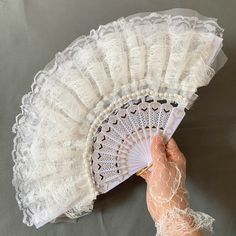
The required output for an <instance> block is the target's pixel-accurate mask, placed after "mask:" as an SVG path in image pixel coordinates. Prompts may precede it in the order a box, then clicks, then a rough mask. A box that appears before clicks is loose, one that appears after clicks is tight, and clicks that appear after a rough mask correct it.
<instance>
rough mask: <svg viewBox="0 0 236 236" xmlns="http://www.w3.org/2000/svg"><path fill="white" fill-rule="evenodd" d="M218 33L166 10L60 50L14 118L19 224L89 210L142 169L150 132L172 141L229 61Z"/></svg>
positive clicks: (207, 23) (198, 19)
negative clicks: (200, 93) (202, 90)
mask: <svg viewBox="0 0 236 236" xmlns="http://www.w3.org/2000/svg"><path fill="white" fill-rule="evenodd" d="M222 35H223V29H222V28H221V27H219V26H218V24H217V22H216V19H213V18H207V17H204V16H201V15H200V14H198V13H197V12H195V11H192V10H186V9H185V10H184V9H172V10H169V11H162V12H152V13H140V14H136V15H132V16H129V17H126V18H120V19H118V20H117V21H113V22H111V23H109V24H107V25H103V26H100V27H99V28H98V29H97V30H92V31H91V32H90V34H89V35H88V36H82V37H79V38H78V39H76V40H75V41H74V42H72V44H70V45H69V46H68V47H67V48H66V49H65V50H64V51H63V52H59V53H57V54H56V56H55V59H53V60H52V61H51V62H50V63H49V64H48V65H47V66H46V67H45V68H44V70H42V71H40V72H38V73H37V74H36V76H35V78H34V83H33V84H32V87H31V88H32V91H31V92H29V93H28V94H26V95H25V96H23V98H22V106H21V109H22V113H21V114H19V115H18V116H17V117H16V123H15V125H14V126H13V132H15V133H16V136H15V138H14V150H13V152H12V155H13V159H14V162H15V165H14V177H13V185H14V186H15V188H16V191H17V194H16V198H17V202H18V204H19V206H20V208H21V210H23V213H24V219H23V222H24V223H26V224H27V225H28V226H31V225H35V226H36V227H37V228H38V227H41V226H43V225H44V224H46V223H47V222H50V221H52V220H54V219H55V218H56V217H58V216H60V215H61V214H65V215H66V216H68V217H71V218H78V217H80V216H82V215H84V214H88V213H89V212H91V211H92V209H93V203H94V200H95V199H96V197H97V195H99V194H103V193H106V192H107V191H109V190H111V189H112V188H114V187H115V186H117V185H118V184H120V183H121V182H123V181H125V180H126V179H127V178H129V177H130V176H131V175H133V174H135V173H137V172H139V171H142V170H143V168H147V167H149V166H150V165H151V163H152V157H151V154H150V142H151V138H152V136H153V135H154V134H156V133H162V134H163V135H164V137H165V139H166V141H168V140H169V139H170V137H171V136H172V135H173V133H174V132H175V130H176V128H177V127H178V125H179V124H180V122H181V120H182V119H183V117H184V115H185V111H186V109H189V108H190V106H191V105H192V104H193V102H194V101H195V99H196V98H197V95H196V91H197V88H199V87H201V86H205V85H207V84H208V83H209V81H210V80H211V78H212V77H213V75H214V73H215V72H216V71H217V70H218V69H219V68H221V67H222V66H223V64H224V62H225V61H226V57H225V56H224V54H223V52H222V51H221V48H222ZM219 59H220V60H219Z"/></svg>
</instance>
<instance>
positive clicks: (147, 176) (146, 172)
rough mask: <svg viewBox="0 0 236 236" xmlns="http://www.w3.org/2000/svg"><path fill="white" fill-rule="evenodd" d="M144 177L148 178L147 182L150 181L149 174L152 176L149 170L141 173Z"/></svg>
mask: <svg viewBox="0 0 236 236" xmlns="http://www.w3.org/2000/svg"><path fill="white" fill-rule="evenodd" d="M140 176H141V177H142V178H143V179H145V180H146V182H148V179H149V176H150V172H149V171H144V172H143V173H142V174H141V175H140Z"/></svg>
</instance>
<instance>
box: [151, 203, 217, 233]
mask: <svg viewBox="0 0 236 236" xmlns="http://www.w3.org/2000/svg"><path fill="white" fill-rule="evenodd" d="M213 222H214V219H213V218H212V217H211V216H209V215H207V214H205V213H202V212H195V211H193V210H192V209H190V208H189V207H188V208H186V209H179V208H172V209H169V210H167V211H166V212H165V214H163V215H162V216H161V218H160V219H159V220H158V222H155V226H156V229H157V234H156V235H157V236H184V235H186V236H190V235H191V236H202V234H201V231H202V230H206V231H208V232H213V227H212V224H213Z"/></svg>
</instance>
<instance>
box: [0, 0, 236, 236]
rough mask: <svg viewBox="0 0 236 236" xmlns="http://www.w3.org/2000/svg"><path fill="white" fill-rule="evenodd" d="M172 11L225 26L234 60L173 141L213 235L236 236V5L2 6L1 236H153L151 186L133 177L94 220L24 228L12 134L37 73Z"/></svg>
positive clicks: (88, 1) (230, 0)
mask: <svg viewBox="0 0 236 236" xmlns="http://www.w3.org/2000/svg"><path fill="white" fill-rule="evenodd" d="M173 7H186V8H193V9H195V10H198V11H199V12H200V13H202V14H203V15H207V16H213V17H217V18H219V23H220V25H221V26H222V27H223V28H224V29H225V36H224V51H225V53H226V55H227V56H228V58H229V60H228V62H227V64H226V65H225V67H224V68H223V69H222V70H221V71H219V72H218V74H217V75H216V76H215V77H214V79H213V81H212V82H211V84H210V85H209V86H208V87H205V88H202V89H200V91H199V96H200V98H199V100H197V102H196V103H195V105H194V106H193V108H192V109H191V110H190V111H189V112H188V114H187V117H186V118H185V119H184V121H183V123H182V124H181V126H180V127H179V129H178V131H177V132H176V134H175V135H174V137H175V139H176V140H177V143H178V144H179V146H180V147H181V149H182V150H183V152H184V153H185V155H186V157H187V175H188V176H187V178H188V181H187V187H188V190H189V192H190V196H191V206H192V208H194V209H196V210H201V211H204V212H207V213H209V214H211V215H212V216H214V217H215V218H216V222H215V224H214V225H215V235H224V236H229V235H230V236H232V235H236V221H235V216H236V201H235V199H236V198H235V193H236V166H235V165H236V155H235V154H236V141H235V138H236V119H235V118H236V109H235V107H236V97H235V91H236V78H235V67H236V26H235V8H236V1H235V0H198V1H194V0H192V1H191V0H188V1H187V0H185V1H184V0H182V1H181V0H173V1H171V0H127V1H125V0H119V1H118V0H64V1H63V0H44V1H40V0H31V1H29V0H25V1H23V0H18V1H14V0H0V88H1V92H0V140H1V143H0V213H1V220H0V235H1V236H8V235H9V236H14V235H17V236H18V235H19V236H21V235H22V236H23V235H24V236H27V235H32V236H34V235H38V236H39V235H48V236H50V235H58V236H64V235H81V236H88V235H98V236H100V235H103V236H110V235H112V236H113V235H114V236H115V235H118V236H120V235H122V236H126V235H137V236H139V235H150V236H151V235H154V234H155V228H154V224H153V221H152V219H151V217H150V216H149V213H148V211H147V208H146V203H145V190H146V184H145V182H144V181H143V180H142V179H141V178H140V177H135V176H134V177H132V178H130V179H129V180H128V181H126V182H125V183H123V184H122V185H120V186H119V187H117V188H116V189H114V190H113V191H111V192H109V193H108V194H106V195H104V196H101V197H99V199H98V200H97V202H96V204H95V210H94V212H93V214H91V215H89V216H85V217H83V218H81V219H80V220H79V222H78V223H77V224H73V223H67V224H66V223H58V224H48V225H46V226H45V227H43V228H40V229H39V230H36V229H35V228H34V227H31V228H28V227H27V226H25V225H24V224H23V223H22V213H21V212H20V211H19V209H18V205H17V204H16V201H15V196H14V195H15V190H14V189H13V187H12V185H11V179H12V166H13V162H12V158H11V150H12V139H13V134H12V133H11V127H12V125H13V123H14V121H15V116H16V115H17V114H18V113H19V112H20V108H19V106H20V104H21V97H22V96H23V95H24V94H25V93H27V92H29V90H30V85H31V83H32V80H33V77H34V75H35V74H36V72H37V71H38V70H40V69H42V68H43V67H44V66H45V65H46V64H47V62H49V61H50V60H51V59H52V58H53V57H54V55H55V53H56V52H58V51H61V50H63V49H64V48H65V47H66V46H67V45H68V44H69V43H70V42H71V41H73V40H74V39H75V38H76V37H78V36H79V35H82V34H86V33H88V32H89V30H90V29H92V28H97V27H98V25H99V24H104V23H107V22H110V21H112V20H115V19H116V18H118V17H120V16H127V15H130V14H133V13H137V12H142V11H156V10H163V9H168V8H173Z"/></svg>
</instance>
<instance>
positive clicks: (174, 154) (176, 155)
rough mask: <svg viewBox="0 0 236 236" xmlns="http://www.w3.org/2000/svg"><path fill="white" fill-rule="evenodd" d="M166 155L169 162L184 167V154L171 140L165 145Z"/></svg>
mask: <svg viewBox="0 0 236 236" xmlns="http://www.w3.org/2000/svg"><path fill="white" fill-rule="evenodd" d="M166 153H167V156H168V159H169V161H173V162H175V163H176V164H177V165H178V166H183V165H185V161H186V160H185V157H184V154H183V153H182V152H181V151H180V149H179V147H178V145H177V143H176V142H175V140H174V139H173V138H171V139H170V141H169V142H168V143H167V145H166Z"/></svg>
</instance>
